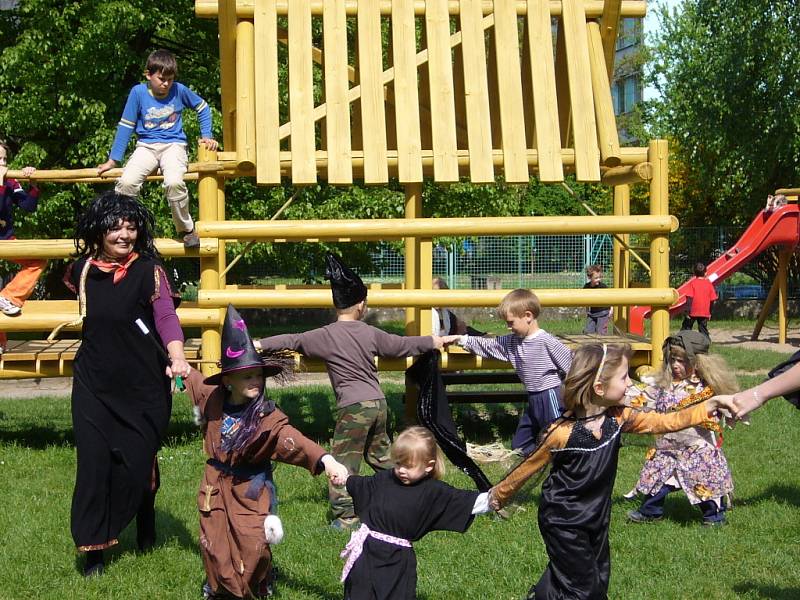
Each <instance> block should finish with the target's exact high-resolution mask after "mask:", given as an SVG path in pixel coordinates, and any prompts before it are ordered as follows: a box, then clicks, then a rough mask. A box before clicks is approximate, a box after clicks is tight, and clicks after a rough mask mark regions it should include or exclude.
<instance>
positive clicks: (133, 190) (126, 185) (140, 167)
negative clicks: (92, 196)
mask: <svg viewBox="0 0 800 600" xmlns="http://www.w3.org/2000/svg"><path fill="white" fill-rule="evenodd" d="M188 162H189V160H188V158H187V156H186V145H185V144H179V143H177V142H173V143H170V144H166V143H158V144H144V143H141V142H140V143H138V144H136V149H135V150H134V151H133V154H131V157H130V158H129V159H128V162H127V163H125V167H124V169H123V170H122V175H121V176H120V178H119V179H118V180H117V185H116V187H115V188H114V189H115V190H116V192H117V193H118V194H123V195H125V196H133V197H136V196H138V195H139V190H141V189H142V184H143V183H144V180H145V179H146V178H147V176H148V175H151V174H152V173H153V172H154V171H155V170H156V167H160V168H161V174H162V175H163V176H164V183H163V185H164V195H165V196H166V197H167V202H169V208H170V210H171V211H172V222H173V223H175V229H176V230H177V231H178V233H184V232H187V231H192V230H193V229H194V221H192V215H191V214H190V213H189V190H187V189H186V183H185V182H184V181H183V174H184V173H186V168H187V165H188Z"/></svg>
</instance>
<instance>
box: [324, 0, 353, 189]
mask: <svg viewBox="0 0 800 600" xmlns="http://www.w3.org/2000/svg"><path fill="white" fill-rule="evenodd" d="M344 5H345V2H344V0H325V3H324V5H323V41H324V44H323V45H324V47H323V52H324V68H325V105H326V106H327V108H328V111H327V113H326V115H325V132H326V147H327V149H328V183H332V184H350V183H353V164H352V153H351V149H350V103H349V102H348V99H347V90H348V88H349V87H350V84H349V81H348V75H349V74H348V65H347V15H346V14H345V9H344Z"/></svg>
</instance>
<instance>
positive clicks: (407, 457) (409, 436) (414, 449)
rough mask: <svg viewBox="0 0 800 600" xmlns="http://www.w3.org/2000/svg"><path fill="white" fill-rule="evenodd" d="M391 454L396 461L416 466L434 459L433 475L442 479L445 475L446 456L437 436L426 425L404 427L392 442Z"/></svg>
mask: <svg viewBox="0 0 800 600" xmlns="http://www.w3.org/2000/svg"><path fill="white" fill-rule="evenodd" d="M391 456H392V460H393V461H394V462H395V463H398V464H401V465H409V466H415V467H416V466H419V465H424V466H427V464H428V463H429V462H430V461H433V470H432V471H431V477H433V478H434V479H441V478H442V476H443V475H444V456H443V455H442V451H441V449H440V448H439V446H438V445H437V444H436V438H434V437H433V434H432V433H431V432H430V431H429V430H428V429H426V428H425V427H420V426H419V425H415V426H414V427H409V428H408V429H404V430H403V431H402V432H401V433H400V435H398V436H397V439H396V440H395V441H394V444H392V450H391Z"/></svg>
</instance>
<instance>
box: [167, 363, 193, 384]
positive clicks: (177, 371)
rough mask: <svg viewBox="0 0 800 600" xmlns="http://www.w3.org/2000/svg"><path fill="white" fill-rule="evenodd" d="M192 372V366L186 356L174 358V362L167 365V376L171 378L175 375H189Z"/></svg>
mask: <svg viewBox="0 0 800 600" xmlns="http://www.w3.org/2000/svg"><path fill="white" fill-rule="evenodd" d="M191 372H192V368H191V367H190V366H189V363H188V362H186V359H185V358H173V359H172V363H171V364H169V365H167V370H166V373H167V377H169V378H170V379H172V378H174V377H188V376H189V373H191Z"/></svg>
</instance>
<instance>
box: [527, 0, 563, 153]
mask: <svg viewBox="0 0 800 600" xmlns="http://www.w3.org/2000/svg"><path fill="white" fill-rule="evenodd" d="M529 22H530V8H529V9H528V12H527V13H526V15H525V20H524V21H523V26H522V66H521V68H522V98H523V102H522V107H523V109H524V110H525V147H526V148H528V149H529V150H530V149H535V148H536V141H535V137H534V136H535V134H536V119H535V118H534V112H533V80H532V78H531V62H532V60H531V51H530V47H531V40H530V37H531V35H530V25H529ZM536 60H539V57H538V56H537V57H536ZM557 118H558V115H556V119H557Z"/></svg>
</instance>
